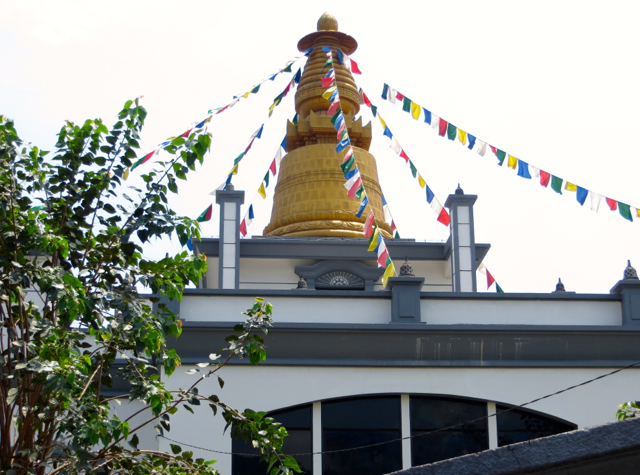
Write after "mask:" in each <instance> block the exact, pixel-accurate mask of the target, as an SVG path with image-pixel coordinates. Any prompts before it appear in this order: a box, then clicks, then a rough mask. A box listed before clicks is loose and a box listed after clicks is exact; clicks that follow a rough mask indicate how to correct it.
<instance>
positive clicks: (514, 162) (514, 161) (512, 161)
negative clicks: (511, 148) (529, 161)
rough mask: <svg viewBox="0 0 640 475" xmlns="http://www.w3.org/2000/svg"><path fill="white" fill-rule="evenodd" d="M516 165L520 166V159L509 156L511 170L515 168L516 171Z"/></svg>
mask: <svg viewBox="0 0 640 475" xmlns="http://www.w3.org/2000/svg"><path fill="white" fill-rule="evenodd" d="M516 165H518V159H517V158H516V157H514V156H513V155H509V163H508V166H509V168H513V169H514V170H515V169H516Z"/></svg>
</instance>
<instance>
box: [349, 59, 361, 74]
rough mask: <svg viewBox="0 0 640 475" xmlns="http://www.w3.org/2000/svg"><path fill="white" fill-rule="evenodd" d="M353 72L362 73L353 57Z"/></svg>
mask: <svg viewBox="0 0 640 475" xmlns="http://www.w3.org/2000/svg"><path fill="white" fill-rule="evenodd" d="M351 72H352V73H353V74H362V72H361V71H360V68H358V63H356V62H355V61H354V60H353V59H352V60H351Z"/></svg>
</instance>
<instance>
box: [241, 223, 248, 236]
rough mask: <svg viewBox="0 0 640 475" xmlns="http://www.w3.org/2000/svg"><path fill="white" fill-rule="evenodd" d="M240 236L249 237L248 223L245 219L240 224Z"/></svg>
mask: <svg viewBox="0 0 640 475" xmlns="http://www.w3.org/2000/svg"><path fill="white" fill-rule="evenodd" d="M240 234H242V237H244V236H246V235H247V223H246V221H245V220H244V219H243V220H242V222H241V223H240Z"/></svg>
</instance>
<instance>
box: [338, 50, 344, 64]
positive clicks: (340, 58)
mask: <svg viewBox="0 0 640 475" xmlns="http://www.w3.org/2000/svg"><path fill="white" fill-rule="evenodd" d="M338 62H339V63H340V64H344V55H343V53H342V51H340V50H338Z"/></svg>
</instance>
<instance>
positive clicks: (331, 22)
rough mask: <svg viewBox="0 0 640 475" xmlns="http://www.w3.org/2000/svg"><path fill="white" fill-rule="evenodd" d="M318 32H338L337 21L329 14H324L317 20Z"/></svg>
mask: <svg viewBox="0 0 640 475" xmlns="http://www.w3.org/2000/svg"><path fill="white" fill-rule="evenodd" d="M318 31H338V20H336V17H334V16H333V15H331V14H330V13H329V12H324V13H323V14H322V16H321V17H320V19H319V20H318Z"/></svg>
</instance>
